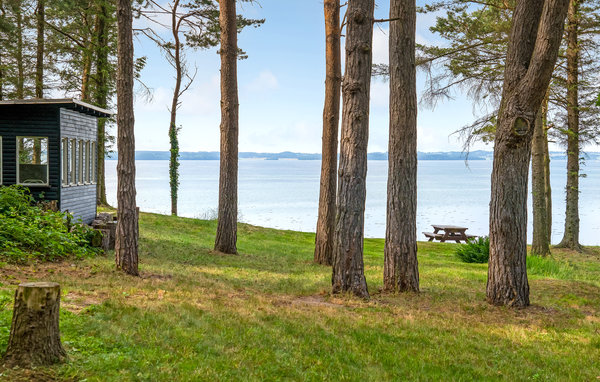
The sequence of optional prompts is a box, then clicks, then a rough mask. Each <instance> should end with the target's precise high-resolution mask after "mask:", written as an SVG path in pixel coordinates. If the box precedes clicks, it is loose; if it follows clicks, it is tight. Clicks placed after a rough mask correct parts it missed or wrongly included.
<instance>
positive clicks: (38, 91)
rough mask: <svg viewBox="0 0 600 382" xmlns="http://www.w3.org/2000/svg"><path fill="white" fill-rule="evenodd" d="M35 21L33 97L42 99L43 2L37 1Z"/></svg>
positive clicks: (41, 0)
mask: <svg viewBox="0 0 600 382" xmlns="http://www.w3.org/2000/svg"><path fill="white" fill-rule="evenodd" d="M36 20H37V52H36V61H35V97H36V98H44V22H45V1H44V0H38V3H37V10H36Z"/></svg>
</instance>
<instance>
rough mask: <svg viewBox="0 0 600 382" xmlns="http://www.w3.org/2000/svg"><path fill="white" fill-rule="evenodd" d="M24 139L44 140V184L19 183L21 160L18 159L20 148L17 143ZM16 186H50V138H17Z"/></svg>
mask: <svg viewBox="0 0 600 382" xmlns="http://www.w3.org/2000/svg"><path fill="white" fill-rule="evenodd" d="M24 138H28V139H45V140H46V142H47V143H46V144H47V146H46V150H47V152H46V183H21V181H20V180H21V174H20V168H21V158H20V154H21V153H20V152H19V147H20V146H21V145H20V144H19V142H20V141H21V139H24ZM16 143H17V150H16V152H17V158H16V159H17V184H18V185H19V186H26V187H49V186H50V137H41V136H27V135H22V136H18V137H17V142H16Z"/></svg>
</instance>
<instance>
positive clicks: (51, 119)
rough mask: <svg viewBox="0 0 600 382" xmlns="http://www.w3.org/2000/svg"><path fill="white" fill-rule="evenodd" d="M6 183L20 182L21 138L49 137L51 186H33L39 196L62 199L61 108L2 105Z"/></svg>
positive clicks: (0, 117)
mask: <svg viewBox="0 0 600 382" xmlns="http://www.w3.org/2000/svg"><path fill="white" fill-rule="evenodd" d="M0 135H1V136H2V184H3V185H5V186H8V185H11V184H16V183H17V137H19V136H26V137H27V136H30V137H48V166H49V176H50V177H49V183H50V184H49V186H40V187H37V186H36V187H34V186H29V187H28V188H29V189H30V190H31V193H32V195H33V196H34V197H35V198H37V199H39V198H40V197H41V196H43V197H44V199H47V200H58V199H59V196H60V195H59V193H60V125H59V111H58V108H57V107H55V106H52V105H13V106H11V107H10V108H8V107H4V108H2V112H1V115H0Z"/></svg>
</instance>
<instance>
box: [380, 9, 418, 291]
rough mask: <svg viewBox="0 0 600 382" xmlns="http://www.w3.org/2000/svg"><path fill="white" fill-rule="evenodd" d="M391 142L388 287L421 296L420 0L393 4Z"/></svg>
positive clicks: (386, 277)
mask: <svg viewBox="0 0 600 382" xmlns="http://www.w3.org/2000/svg"><path fill="white" fill-rule="evenodd" d="M390 20H392V21H390V42H389V43H390V66H389V68H390V69H389V70H390V141H389V159H388V161H389V167H388V185H387V216H386V220H387V223H386V232H385V250H384V254H385V256H384V257H385V259H384V268H383V287H384V289H385V290H386V291H389V292H418V291H419V265H418V261H417V88H416V86H417V85H416V71H415V33H416V31H415V28H416V20H417V12H416V4H415V0H392V2H391V3H390Z"/></svg>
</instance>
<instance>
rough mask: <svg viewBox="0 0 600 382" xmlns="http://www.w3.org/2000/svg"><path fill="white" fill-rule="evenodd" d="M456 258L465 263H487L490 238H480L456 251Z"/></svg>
mask: <svg viewBox="0 0 600 382" xmlns="http://www.w3.org/2000/svg"><path fill="white" fill-rule="evenodd" d="M456 256H458V258H459V259H461V260H462V261H464V262H465V263H478V264H483V263H487V262H488V260H489V258H490V238H489V237H487V236H482V237H479V238H477V240H471V241H469V242H468V243H467V244H462V245H460V246H459V247H458V248H457V249H456Z"/></svg>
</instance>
